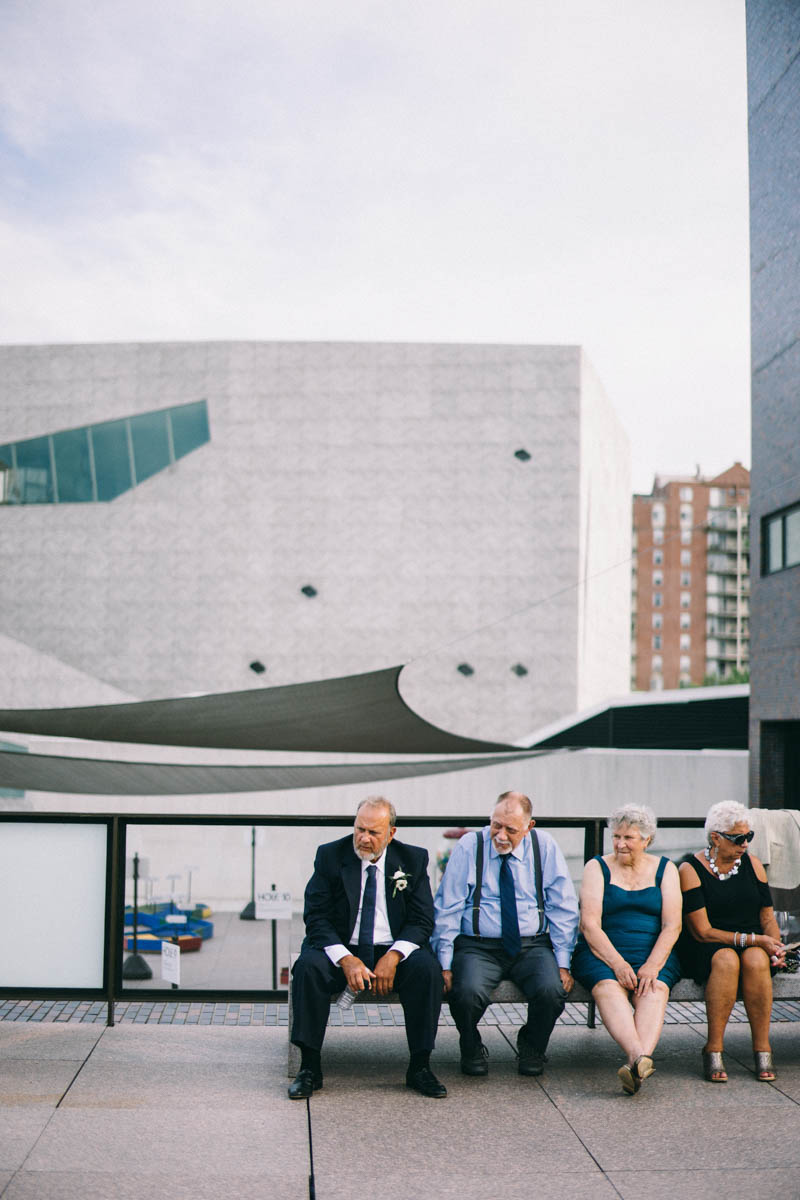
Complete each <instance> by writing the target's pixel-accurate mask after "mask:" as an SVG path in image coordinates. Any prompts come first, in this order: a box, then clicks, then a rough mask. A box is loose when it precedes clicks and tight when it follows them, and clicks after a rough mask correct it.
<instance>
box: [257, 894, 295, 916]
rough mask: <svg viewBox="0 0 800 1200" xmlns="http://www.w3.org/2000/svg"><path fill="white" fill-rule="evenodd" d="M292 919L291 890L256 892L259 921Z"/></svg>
mask: <svg viewBox="0 0 800 1200" xmlns="http://www.w3.org/2000/svg"><path fill="white" fill-rule="evenodd" d="M291 919H292V893H291V892H285V891H275V892H256V920H257V921H291Z"/></svg>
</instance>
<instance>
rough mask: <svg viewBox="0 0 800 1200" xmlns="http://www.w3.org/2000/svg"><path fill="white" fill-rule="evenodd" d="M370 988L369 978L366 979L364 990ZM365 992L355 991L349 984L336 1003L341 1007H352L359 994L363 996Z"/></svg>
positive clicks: (366, 990)
mask: <svg viewBox="0 0 800 1200" xmlns="http://www.w3.org/2000/svg"><path fill="white" fill-rule="evenodd" d="M369 990H370V987H369V980H368V979H367V980H365V981H364V992H368V991H369ZM364 992H354V991H353V989H352V988H351V987H350V986H349V985H348V986H347V987H346V988H345V989H344V991H343V992H342V994H341V996H340V997H339V999H338V1000H337V1001H336V1003H337V1004H338V1006H339V1008H341V1009H347V1008H352V1007H353V1003H354V1001H356V1000H357V999H358V997H359V996H363V994H364Z"/></svg>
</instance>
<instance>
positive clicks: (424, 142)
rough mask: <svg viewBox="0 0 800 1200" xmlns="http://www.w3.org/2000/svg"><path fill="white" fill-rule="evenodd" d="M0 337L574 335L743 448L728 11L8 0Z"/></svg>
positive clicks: (709, 462)
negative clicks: (2, 282)
mask: <svg viewBox="0 0 800 1200" xmlns="http://www.w3.org/2000/svg"><path fill="white" fill-rule="evenodd" d="M0 103H1V104H2V109H1V112H2V116H1V118H0V119H1V120H2V126H1V127H0V179H1V180H2V183H0V269H2V273H3V279H4V286H3V288H2V291H1V293H0V340H1V341H2V342H5V343H18V342H22V343H26V342H51V341H53V342H65V341H66V342H73V341H78V342H85V341H110V340H111V341H136V340H156V341H162V340H181V339H190V340H192V339H228V338H233V339H237V338H259V339H300V340H303V339H334V340H339V339H341V340H358V341H361V340H388V341H451V342H461V341H466V342H483V341H487V342H524V343H572V344H574V343H579V344H581V345H583V346H584V347H585V348H586V351H587V353H588V355H589V357H590V359H591V361H592V362H593V364H594V366H595V368H596V370H597V371H598V373H599V375H600V378H601V379H602V381H603V384H604V386H605V389H606V391H607V393H608V395H609V397H610V399H611V401H612V403H613V404H614V406H615V407H616V409H617V411H618V413H619V415H620V417H621V419H622V422H623V424H624V425H625V427H626V429H627V431H628V434H629V437H630V440H631V449H632V456H633V483H634V487H635V488H636V490H640V491H641V490H649V489H650V486H651V484H652V476H653V473H654V472H655V471H665V472H672V473H677V472H693V471H694V470H695V467H696V465H698V464H699V465H700V466H701V468H702V470H703V471H704V472H705V473H715V472H717V471H720V470H722V469H724V468H725V467H726V466H728V465H729V464H730V463H731V462H733V461H734V460H735V459H740V460H742V461H744V462H745V463H746V464H747V465H749V453H750V451H749V324H748V290H749V282H748V279H749V266H748V207H747V206H748V196H747V141H746V137H747V125H746V121H747V110H746V64H745V35H744V0H491V2H490V0H337V2H336V3H333V2H332V0H224V2H223V0H169V3H164V2H163V0H157V2H156V0H137V3H136V4H130V3H124V4H123V3H121V2H117V0H112V2H109V0H69V3H64V0H2V2H0Z"/></svg>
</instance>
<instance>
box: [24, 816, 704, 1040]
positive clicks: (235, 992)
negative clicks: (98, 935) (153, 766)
mask: <svg viewBox="0 0 800 1200" xmlns="http://www.w3.org/2000/svg"><path fill="white" fill-rule="evenodd" d="M0 821H2V822H5V821H14V822H29V823H41V824H72V823H81V824H90V825H105V826H106V831H107V841H106V885H105V889H106V890H105V924H104V954H103V984H102V987H100V988H45V987H35V988H19V987H14V986H13V984H11V985H5V984H3V985H2V986H0V997H3V996H13V997H15V998H20V999H24V998H37V999H38V998H41V999H48V998H58V999H62V998H63V999H90V1000H95V1001H97V1000H105V1001H106V1003H107V1005H108V1024H109V1025H113V1024H114V1004H115V1003H116V1002H117V1001H119V1000H130V999H131V998H132V997H133V996H135V997H136V998H137V999H139V1000H141V999H143V998H145V997H146V999H147V1000H148V1001H150V1000H166V999H169V1000H172V1001H174V1000H175V998H176V993H175V991H174V990H173V989H172V988H148V989H147V991H146V992H141V991H132V990H131V989H127V990H125V989H124V987H123V980H122V960H123V937H124V915H125V859H126V844H127V829H128V826H130V825H222V826H234V827H235V826H243V827H247V828H249V827H252V826H255V827H256V828H258V827H270V826H272V827H274V826H283V827H286V828H294V827H317V828H320V829H324V828H330V827H337V826H338V827H340V828H345V829H347V828H349V827H350V826H351V825H352V822H353V815H352V813H349V814H346V815H335V816H329V815H327V814H325V815H320V814H315V815H309V816H301V815H297V814H286V813H282V814H280V815H272V816H254V815H249V816H231V815H230V814H227V813H226V814H222V813H219V814H214V815H211V816H209V815H203V816H183V815H179V814H174V813H142V814H138V813H135V814H131V813H124V814H118V813H38V812H14V813H12V812H2V813H0ZM485 823H486V818H485V817H483V816H479V817H476V816H461V815H453V814H452V813H447V814H444V815H441V814H440V815H436V816H415V817H409V816H404V817H403V819H402V821H401V822H400V825H401V826H402V827H403V828H423V829H431V828H434V829H435V828H453V827H461V828H465V829H479V828H481V827H482V826H483V825H485ZM658 824H659V828H660V829H693V828H702V826H703V824H704V818H703V817H663V818H660V819H659V823H658ZM536 825H537V828H541V829H583V861H584V862H588V861H589V859H590V858H593V857H594V856H595V855H596V854H600V853H602V851H603V834H604V831H605V828H606V818H605V817H551V816H545V817H537V818H536ZM178 994H179V995H180V997H181V1000H182V1001H197V1000H206V1001H208V1002H209V1003H213V1002H215V1001H233V1002H238V1001H244V1002H247V1001H251V1000H258V1001H261V1002H265V1001H266V1002H270V1001H278V1002H280V1001H284V1000H286V997H287V993H286V990H285V989H278V990H270V989H266V988H263V989H257V990H253V989H241V988H226V989H224V990H218V989H210V988H202V989H199V988H194V989H190V988H181V990H180V992H179V993H178Z"/></svg>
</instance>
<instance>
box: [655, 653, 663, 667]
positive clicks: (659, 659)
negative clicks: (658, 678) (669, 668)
mask: <svg viewBox="0 0 800 1200" xmlns="http://www.w3.org/2000/svg"><path fill="white" fill-rule="evenodd" d="M663 666H664V660H663V659H662V657H661V655H660V654H654V655H653V670H654V671H661V670H662V669H663Z"/></svg>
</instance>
